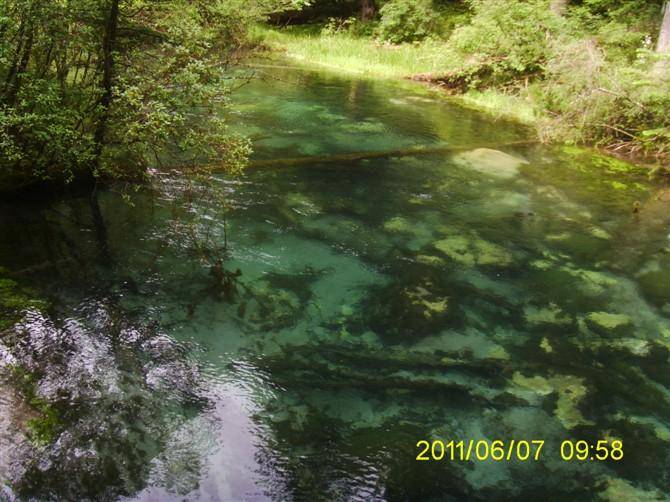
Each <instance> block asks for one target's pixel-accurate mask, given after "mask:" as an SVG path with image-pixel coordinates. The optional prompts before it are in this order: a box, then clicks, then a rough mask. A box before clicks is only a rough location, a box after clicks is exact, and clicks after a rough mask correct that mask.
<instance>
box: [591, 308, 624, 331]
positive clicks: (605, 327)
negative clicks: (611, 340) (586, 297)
mask: <svg viewBox="0 0 670 502" xmlns="http://www.w3.org/2000/svg"><path fill="white" fill-rule="evenodd" d="M585 321H586V325H587V326H588V327H589V328H591V329H592V330H593V331H595V332H598V333H600V334H604V335H611V334H614V335H623V334H628V333H630V332H631V330H632V327H633V324H632V321H631V318H630V317H628V316H627V315H623V314H610V313H608V312H591V313H590V314H588V315H587V316H586V318H585Z"/></svg>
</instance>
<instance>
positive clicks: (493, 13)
mask: <svg viewBox="0 0 670 502" xmlns="http://www.w3.org/2000/svg"><path fill="white" fill-rule="evenodd" d="M470 4H471V6H472V8H473V12H474V15H473V17H472V22H471V23H470V24H469V25H466V26H463V27H461V28H458V29H456V30H455V31H454V33H453V34H452V36H451V38H450V39H449V45H450V47H451V49H452V50H453V51H455V52H456V53H457V54H459V55H461V57H462V60H463V66H462V68H461V69H460V70H458V71H459V72H460V73H463V74H466V75H475V76H476V75H482V74H483V75H488V76H490V77H491V79H492V80H493V83H497V84H500V83H504V82H506V81H509V80H511V79H514V78H516V77H519V76H526V75H530V74H534V73H541V71H542V69H543V65H544V63H545V61H546V59H547V56H548V54H549V47H550V41H551V39H552V38H553V37H554V36H556V34H557V33H558V31H559V28H560V26H561V24H562V23H563V21H562V19H561V18H559V17H558V16H556V15H555V14H553V13H552V12H551V10H550V8H549V0H529V1H527V2H519V1H518V0H470ZM476 84H477V82H473V86H476Z"/></svg>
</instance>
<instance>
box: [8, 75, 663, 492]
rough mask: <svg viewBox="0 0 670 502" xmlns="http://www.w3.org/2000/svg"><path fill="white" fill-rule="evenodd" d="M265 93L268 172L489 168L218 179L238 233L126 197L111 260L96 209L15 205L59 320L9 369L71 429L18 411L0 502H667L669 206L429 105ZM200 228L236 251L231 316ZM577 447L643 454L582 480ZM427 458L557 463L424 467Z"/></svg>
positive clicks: (348, 88)
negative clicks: (571, 449)
mask: <svg viewBox="0 0 670 502" xmlns="http://www.w3.org/2000/svg"><path fill="white" fill-rule="evenodd" d="M258 72H259V76H261V77H264V78H259V79H257V80H255V81H253V82H252V83H251V84H249V85H247V86H245V87H243V88H242V89H240V90H239V91H237V93H236V94H235V96H234V102H235V106H234V109H235V110H236V112H235V113H234V114H233V115H232V116H231V120H232V123H233V124H234V127H235V128H236V130H237V131H238V132H241V133H244V134H247V135H249V136H250V137H251V138H252V139H253V140H254V148H255V154H254V157H255V158H256V159H276V158H292V157H299V156H324V155H336V154H343V153H350V152H378V151H388V150H398V151H400V150H406V149H408V148H413V147H419V146H420V147H444V146H449V147H456V148H457V149H458V148H459V147H462V146H467V147H468V148H467V149H466V150H465V151H460V150H459V151H455V152H454V153H452V154H450V153H445V152H442V153H439V154H434V155H422V156H397V157H390V158H378V159H374V160H360V161H355V162H344V161H342V162H326V163H322V164H318V163H314V164H307V165H304V166H301V167H293V168H282V169H271V168H266V169H250V170H248V171H247V173H246V174H244V175H243V176H241V177H237V178H234V177H225V176H222V177H220V178H218V179H217V181H216V183H217V184H218V185H219V187H220V188H222V189H223V190H224V191H225V192H226V194H227V198H226V200H227V202H226V205H227V206H228V207H227V209H225V210H224V208H222V207H221V205H220V203H218V202H215V201H212V200H209V199H206V198H203V197H201V196H200V195H198V194H196V196H194V198H193V200H192V201H191V202H190V203H189V204H186V203H185V202H184V198H183V197H175V193H179V190H178V189H177V187H180V186H182V185H183V184H184V180H180V179H179V178H174V179H170V180H167V181H165V184H164V185H163V188H164V190H162V191H157V192H149V191H144V192H140V193H137V194H132V195H131V199H132V201H133V206H132V207H131V206H129V205H128V204H127V203H126V202H124V201H123V199H122V197H121V195H120V191H121V189H122V187H118V188H114V189H113V190H108V191H106V192H104V193H102V194H101V208H102V213H103V216H104V219H105V223H106V227H107V232H108V235H107V237H108V243H109V255H110V257H111V260H110V261H105V260H101V259H100V252H99V251H100V246H99V242H98V240H96V234H95V232H94V228H93V224H92V218H91V215H90V208H89V203H88V199H86V198H78V197H65V198H62V199H59V200H57V201H49V202H35V201H32V202H31V201H26V202H25V203H16V202H14V203H12V204H11V205H6V206H4V207H2V210H1V212H0V221H1V226H2V233H1V234H0V264H1V265H2V266H4V267H5V268H6V269H8V270H10V271H14V272H15V278H17V280H19V279H20V282H21V284H23V285H24V286H27V287H31V288H32V290H33V293H34V294H35V295H39V296H40V297H42V298H45V299H47V300H49V301H50V305H51V306H50V308H49V309H47V310H46V311H45V312H44V311H43V312H41V313H38V312H35V311H33V312H31V313H29V314H28V316H27V318H26V320H25V321H24V322H23V323H22V324H20V325H18V326H17V327H16V329H17V330H18V332H19V335H18V336H12V337H9V338H8V335H5V336H4V338H2V339H0V340H1V341H2V345H1V346H0V356H1V357H0V364H2V365H4V366H5V367H8V366H9V365H10V364H14V365H16V364H17V363H20V364H21V365H22V366H23V367H25V368H26V369H27V370H28V371H29V372H31V374H32V375H33V376H32V381H31V384H30V385H32V388H33V389H34V393H35V395H36V396H37V397H39V398H40V401H39V402H40V403H42V406H43V407H44V403H46V404H47V405H48V406H49V407H50V408H51V409H53V410H56V412H55V413H56V417H57V418H56V420H55V424H51V425H49V424H47V425H46V426H45V427H44V428H45V430H46V432H45V433H44V434H43V435H42V440H41V441H35V440H32V441H28V440H25V439H23V433H22V429H21V426H20V425H16V422H20V420H18V419H17V417H16V416H12V415H17V414H25V415H26V416H34V412H31V411H30V410H29V409H23V408H18V407H17V406H18V405H17V403H16V402H17V399H16V397H12V395H11V392H9V391H7V390H5V391H3V392H0V418H2V420H0V424H10V425H11V424H14V425H11V426H10V425H7V426H6V429H5V431H4V432H3V433H2V434H1V435H0V446H2V447H3V448H4V451H3V453H2V461H0V478H2V479H5V480H6V481H5V485H4V488H3V490H4V491H3V492H0V498H2V497H3V496H4V497H6V498H8V499H10V500H11V499H13V498H14V497H18V498H19V499H21V500H28V499H33V498H37V499H50V498H51V499H62V500H76V499H85V498H89V499H96V500H117V499H120V500H139V501H154V500H161V501H162V500H175V501H176V500H226V501H228V500H310V501H311V500H511V499H527V500H537V499H547V498H548V499H550V500H612V501H614V500H666V499H667V495H666V494H667V493H670V448H669V446H670V390H669V387H670V372H669V371H668V364H669V356H670V252H669V251H670V235H669V232H670V211H668V210H667V208H668V203H669V202H667V200H668V198H670V197H669V194H668V192H667V189H666V188H664V187H663V186H662V185H659V184H655V183H652V182H650V181H649V180H648V179H647V177H646V174H645V172H644V170H643V169H639V168H636V167H635V166H632V165H629V164H625V163H623V162H619V161H614V160H611V159H607V158H604V157H600V156H597V155H594V154H593V153H590V152H588V151H582V150H578V149H571V148H563V149H559V148H548V147H544V146H537V145H535V146H532V145H531V146H528V145H526V146H522V145H520V144H516V146H514V144H515V143H518V142H519V141H522V140H525V139H528V138H529V137H530V136H531V133H530V132H529V131H526V130H524V129H523V128H521V127H519V126H515V125H513V124H510V123H506V122H502V121H495V120H493V119H492V118H490V117H487V116H485V115H483V114H480V113H477V112H474V111H471V110H467V109H464V108H460V107H458V106H457V105H455V104H451V103H449V102H446V101H444V100H443V99H442V98H441V97H440V96H438V95H434V94H431V93H430V92H429V91H426V90H424V89H423V88H421V87H415V86H412V85H402V84H386V83H376V82H371V81H362V80H361V81H357V80H349V79H342V78H338V77H336V76H332V75H325V74H319V73H315V72H308V71H298V70H280V69H277V68H274V69H269V68H259V69H258ZM478 145H479V146H486V148H487V149H486V150H484V149H479V148H477V146H478ZM495 145H500V146H498V147H496V146H495ZM500 150H501V151H502V152H501V151H500ZM166 187H167V188H169V189H165V188H166ZM636 202H639V203H640V207H641V209H640V210H639V211H638V212H634V211H633V207H634V205H635V204H636ZM224 215H225V231H224ZM175 221H178V222H180V223H181V224H182V225H181V226H180V225H176V224H175ZM185 228H188V229H191V230H193V235H195V236H196V242H200V243H201V244H202V243H205V244H206V245H207V246H214V247H220V246H222V245H223V242H224V239H227V242H228V245H229V253H228V256H227V260H226V267H227V268H228V269H230V270H236V269H239V270H240V271H241V273H242V275H241V276H240V278H239V280H240V286H239V288H238V295H237V297H236V299H235V300H234V301H233V302H227V301H225V300H224V298H222V296H221V295H220V294H219V292H217V291H216V290H215V289H214V288H213V284H214V278H213V276H212V274H211V257H210V258H209V259H208V258H207V256H208V255H207V252H206V251H204V252H203V246H200V247H197V246H194V241H193V240H190V239H189V238H188V237H185V235H187V232H186V231H185ZM196 248H197V249H196ZM198 249H199V251H198ZM203 253H204V254H203ZM203 256H205V258H203ZM15 380H16V378H14V379H12V378H9V377H8V380H7V381H8V382H15ZM7 385H9V384H7ZM0 389H2V387H0ZM3 417H4V418H3ZM19 418H20V417H19ZM38 419H39V418H38ZM24 421H25V420H24ZM569 439H571V440H575V441H576V440H586V441H588V442H589V443H590V444H592V445H594V446H595V445H596V443H597V441H598V440H607V441H608V444H611V442H612V441H615V440H620V441H622V443H623V451H624V457H623V459H622V460H620V461H611V460H607V461H597V460H590V456H591V455H589V459H587V460H585V461H577V460H572V461H564V460H562V459H561V455H560V446H561V443H562V442H563V441H564V440H569ZM420 440H428V441H433V440H443V441H444V442H445V443H446V442H448V441H450V440H456V441H458V440H465V441H469V440H474V441H477V440H488V441H493V440H502V441H504V442H505V444H508V443H509V442H510V441H511V440H515V441H517V442H518V441H521V440H527V441H531V440H544V441H545V444H544V447H543V450H542V451H541V455H540V458H539V460H537V461H532V460H527V461H520V460H518V459H515V458H512V459H510V460H509V461H501V462H496V461H493V460H490V459H489V460H483V461H479V460H474V459H471V460H470V461H461V460H454V461H451V460H449V459H444V460H442V461H433V462H417V461H416V460H415V459H416V457H417V455H418V454H419V453H420V449H419V448H417V446H416V445H417V442H418V441H420ZM3 494H4V495H3Z"/></svg>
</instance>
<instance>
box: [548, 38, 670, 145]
mask: <svg viewBox="0 0 670 502" xmlns="http://www.w3.org/2000/svg"><path fill="white" fill-rule="evenodd" d="M556 51H557V52H556V53H555V54H554V56H553V57H552V58H551V60H550V64H549V66H548V68H547V79H546V81H545V83H544V84H543V85H542V89H541V92H539V93H538V97H537V98H538V99H539V100H540V101H541V102H542V104H543V106H544V107H545V108H546V109H547V110H548V111H549V112H550V117H551V118H549V119H547V121H546V122H545V127H544V128H543V130H544V133H545V135H546V136H547V137H549V138H551V139H563V140H565V139H568V140H570V141H572V142H578V143H595V144H602V145H604V146H608V147H610V148H613V149H616V150H620V151H624V152H627V153H632V152H638V153H655V154H657V155H662V154H665V153H670V118H669V114H668V110H669V109H670V80H669V79H668V78H667V64H668V63H670V61H668V60H667V57H665V58H664V57H662V56H659V55H656V54H654V53H652V52H651V51H649V50H648V49H640V50H638V52H637V57H636V58H635V60H634V62H633V63H632V64H631V65H626V66H624V65H614V64H611V63H608V62H607V60H606V56H605V53H604V51H603V49H602V48H599V47H598V46H597V45H596V44H595V43H594V42H592V41H584V40H581V41H575V42H572V43H571V44H569V45H565V44H563V45H562V46H561V47H560V52H558V49H556ZM664 60H665V61H666V62H664ZM654 68H656V70H654Z"/></svg>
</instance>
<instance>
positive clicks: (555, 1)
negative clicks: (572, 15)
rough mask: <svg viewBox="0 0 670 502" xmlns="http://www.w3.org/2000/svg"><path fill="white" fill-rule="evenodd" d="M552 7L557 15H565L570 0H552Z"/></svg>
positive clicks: (552, 10)
mask: <svg viewBox="0 0 670 502" xmlns="http://www.w3.org/2000/svg"><path fill="white" fill-rule="evenodd" d="M550 8H551V12H553V13H554V14H556V15H557V16H563V15H565V12H566V11H567V9H568V0H551V5H550Z"/></svg>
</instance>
